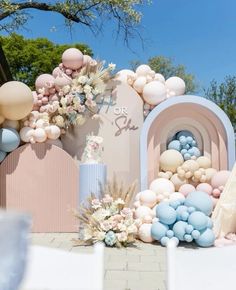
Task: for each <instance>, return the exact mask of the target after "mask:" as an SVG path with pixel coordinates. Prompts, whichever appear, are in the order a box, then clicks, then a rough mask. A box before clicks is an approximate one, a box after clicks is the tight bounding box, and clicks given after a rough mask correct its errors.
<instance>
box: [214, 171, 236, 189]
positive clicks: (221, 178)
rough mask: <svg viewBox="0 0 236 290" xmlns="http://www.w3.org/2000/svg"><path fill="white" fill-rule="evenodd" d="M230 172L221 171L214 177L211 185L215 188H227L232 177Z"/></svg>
mask: <svg viewBox="0 0 236 290" xmlns="http://www.w3.org/2000/svg"><path fill="white" fill-rule="evenodd" d="M230 174H231V173H230V171H227V170H221V171H218V172H217V173H216V174H214V175H213V177H212V179H211V185H212V187H213V188H219V187H220V186H225V184H226V182H227V180H228V179H229V177H230Z"/></svg>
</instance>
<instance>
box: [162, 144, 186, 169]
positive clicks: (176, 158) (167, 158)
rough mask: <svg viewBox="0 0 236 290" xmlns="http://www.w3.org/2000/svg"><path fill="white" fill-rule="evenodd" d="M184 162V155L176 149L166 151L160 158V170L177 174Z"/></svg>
mask: <svg viewBox="0 0 236 290" xmlns="http://www.w3.org/2000/svg"><path fill="white" fill-rule="evenodd" d="M183 162H184V159H183V156H182V154H181V153H180V152H179V151H177V150H174V149H169V150H166V151H164V152H163V153H162V154H161V156H160V168H161V169H162V170H163V171H171V172H173V173H175V172H176V170H177V168H178V167H179V166H180V165H182V164H183Z"/></svg>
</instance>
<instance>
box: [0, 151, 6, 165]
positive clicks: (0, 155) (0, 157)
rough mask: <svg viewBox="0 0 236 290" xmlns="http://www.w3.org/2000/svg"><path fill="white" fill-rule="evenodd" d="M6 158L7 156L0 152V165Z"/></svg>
mask: <svg viewBox="0 0 236 290" xmlns="http://www.w3.org/2000/svg"><path fill="white" fill-rule="evenodd" d="M6 156H7V153H6V152H4V151H1V150H0V163H1V162H2V161H3V160H4V159H5V157H6Z"/></svg>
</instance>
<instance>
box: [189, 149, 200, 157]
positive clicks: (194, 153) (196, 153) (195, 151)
mask: <svg viewBox="0 0 236 290" xmlns="http://www.w3.org/2000/svg"><path fill="white" fill-rule="evenodd" d="M188 153H189V154H191V156H195V157H197V158H198V157H200V156H201V152H200V150H199V149H198V148H197V147H192V148H190V149H189V150H188Z"/></svg>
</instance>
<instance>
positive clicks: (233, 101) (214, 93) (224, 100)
mask: <svg viewBox="0 0 236 290" xmlns="http://www.w3.org/2000/svg"><path fill="white" fill-rule="evenodd" d="M204 91H205V97H206V98H207V99H209V100H211V101H213V102H215V103H216V104H217V105H218V106H219V107H220V108H221V109H222V110H223V111H224V112H225V113H226V114H227V115H228V117H229V118H230V120H231V122H232V124H233V127H234V131H235V132H236V76H227V77H226V78H225V80H224V82H222V83H220V84H218V83H217V81H216V80H213V81H212V82H211V83H210V86H209V88H208V89H205V90H204Z"/></svg>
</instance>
